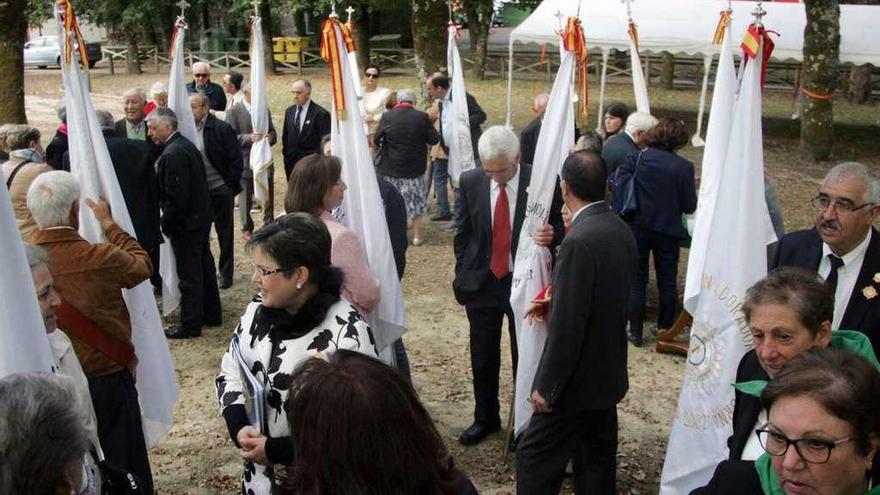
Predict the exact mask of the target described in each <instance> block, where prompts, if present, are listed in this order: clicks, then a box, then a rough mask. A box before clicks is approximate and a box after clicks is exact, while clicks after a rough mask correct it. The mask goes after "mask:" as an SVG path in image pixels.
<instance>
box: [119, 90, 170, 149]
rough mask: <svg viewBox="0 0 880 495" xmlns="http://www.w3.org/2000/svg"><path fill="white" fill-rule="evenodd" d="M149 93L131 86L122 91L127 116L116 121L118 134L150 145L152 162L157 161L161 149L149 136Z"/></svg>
mask: <svg viewBox="0 0 880 495" xmlns="http://www.w3.org/2000/svg"><path fill="white" fill-rule="evenodd" d="M146 108H147V95H146V93H144V90H143V89H141V88H129V89H127V90H125V92H124V93H122V109H123V112H124V114H125V117H124V118H122V119H119V120H117V121H116V135H117V136H118V137H121V138H127V139H134V140H135V141H143V142H145V143H147V146H149V147H150V163H152V162H154V161H156V158H158V157H159V153H161V149H160V148H159V146H157V145H156V144H155V143H153V141H151V140H150V139H149V138H148V136H147V123H146V121H145V119H146V116H147V112H146Z"/></svg>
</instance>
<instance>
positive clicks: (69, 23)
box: [55, 0, 89, 72]
mask: <svg viewBox="0 0 880 495" xmlns="http://www.w3.org/2000/svg"><path fill="white" fill-rule="evenodd" d="M55 5H56V8H57V9H58V12H60V13H61V17H62V18H63V19H64V32H65V33H68V35H67V36H65V37H64V61H65V62H67V63H68V64H69V63H71V60H72V59H73V52H74V50H76V51H77V52H79V64H80V66H81V67H82V68H83V70H84V71H85V72H88V71H89V62H88V60H89V55H88V53H87V52H86V42H85V40H84V39H83V35H82V33H81V32H80V30H79V23H78V22H76V12H75V11H74V10H73V5H71V3H70V0H58V2H57V3H56V4H55ZM71 34H72V36H71ZM74 42H75V43H76V46H74Z"/></svg>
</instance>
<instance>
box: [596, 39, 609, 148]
mask: <svg viewBox="0 0 880 495" xmlns="http://www.w3.org/2000/svg"><path fill="white" fill-rule="evenodd" d="M610 52H611V50H610V49H608V48H604V47H603V48H602V76H601V77H600V78H599V111H598V112H596V115H598V117H596V132H600V131H601V130H602V119H603V118H604V117H605V113H604V112H605V75H606V74H607V73H608V55H609V53H610Z"/></svg>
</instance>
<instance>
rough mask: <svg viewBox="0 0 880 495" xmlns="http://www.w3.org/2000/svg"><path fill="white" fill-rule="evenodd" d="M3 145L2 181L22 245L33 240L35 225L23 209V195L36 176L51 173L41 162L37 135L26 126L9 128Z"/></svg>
mask: <svg viewBox="0 0 880 495" xmlns="http://www.w3.org/2000/svg"><path fill="white" fill-rule="evenodd" d="M6 143H7V145H8V146H9V149H10V150H12V151H10V153H9V160H7V161H6V162H5V163H4V164H3V179H4V180H5V181H6V187H7V189H9V196H10V199H12V211H13V212H14V213H15V222H16V224H17V225H18V231H19V232H20V233H21V237H22V239H24V240H25V242H30V241H32V240H33V235H34V232H36V231H37V224H36V222H34V218H33V216H31V211H30V210H29V209H28V207H27V191H28V187H30V185H31V183H33V182H34V179H36V178H37V176H38V175H40V174H42V173H45V172H48V171H50V170H52V167H50V166H49V165H48V164H46V163H44V162H43V147H42V146H41V145H40V131H39V130H38V129H37V128H36V127H31V126H29V125H17V126H15V127H13V128H10V129H9V131H8V133H7V136H6Z"/></svg>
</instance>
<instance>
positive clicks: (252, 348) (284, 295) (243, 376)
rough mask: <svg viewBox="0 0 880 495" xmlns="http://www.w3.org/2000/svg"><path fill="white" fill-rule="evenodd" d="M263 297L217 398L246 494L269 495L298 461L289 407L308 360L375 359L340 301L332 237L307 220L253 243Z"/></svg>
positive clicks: (237, 337)
mask: <svg viewBox="0 0 880 495" xmlns="http://www.w3.org/2000/svg"><path fill="white" fill-rule="evenodd" d="M247 249H248V250H249V252H250V253H251V259H252V263H253V265H254V275H253V278H252V280H253V282H254V284H255V285H256V286H257V288H258V289H259V294H258V295H257V296H255V297H254V299H253V301H252V302H251V303H250V304H248V306H247V308H246V309H245V312H244V315H242V317H241V321H240V322H239V325H238V327H237V328H236V329H235V333H234V334H233V336H232V341H231V343H230V346H229V350H228V351H227V352H226V354H224V356H223V360H222V363H221V367H220V374H219V375H218V376H217V380H216V386H217V399H218V401H219V405H220V412H221V413H222V415H223V418H224V419H225V420H226V425H227V427H228V428H229V433H230V436H231V437H232V441H233V442H234V443H235V445H236V447H238V448H239V454H240V455H241V457H242V459H243V460H244V474H243V476H242V482H241V493H242V494H251V493H252V494H256V495H259V494H269V493H270V492H271V491H272V490H273V485H274V479H275V476H276V474H277V472H276V471H277V470H279V469H283V465H285V464H287V463H289V462H290V461H291V460H292V458H293V447H292V445H293V443H292V442H291V440H290V437H289V429H288V425H287V418H286V415H285V411H284V410H285V405H286V403H287V393H288V388H289V386H290V380H291V376H292V373H293V371H294V370H295V369H296V368H297V367H298V366H299V365H300V364H301V363H302V362H304V361H305V360H307V359H308V358H309V357H312V356H315V355H329V354H332V353H333V352H335V351H336V350H338V349H349V350H353V351H357V352H362V353H364V354H368V355H371V356H374V357H375V356H376V348H375V342H374V339H373V334H372V331H371V330H370V327H369V326H368V325H367V323H366V322H365V321H364V319H363V317H361V315H360V313H358V311H357V309H355V308H354V307H353V306H352V305H351V303H349V302H347V301H345V300H342V299H340V297H339V291H340V287H341V285H342V273H341V272H340V270H339V269H338V268H336V267H334V266H332V265H331V264H330V233H329V232H328V231H327V228H326V227H325V226H324V223H323V222H322V221H321V220H320V219H318V218H315V217H314V216H312V215H309V214H306V213H294V214H290V215H286V216H284V217H281V218H279V219H278V220H276V221H275V222H273V223H270V224H268V225H266V226H265V227H263V228H262V229H260V230H259V231H257V232H256V233H255V234H254V236H253V237H252V238H251V240H250V241H248V243H247Z"/></svg>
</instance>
